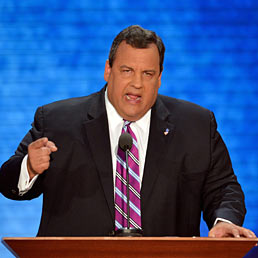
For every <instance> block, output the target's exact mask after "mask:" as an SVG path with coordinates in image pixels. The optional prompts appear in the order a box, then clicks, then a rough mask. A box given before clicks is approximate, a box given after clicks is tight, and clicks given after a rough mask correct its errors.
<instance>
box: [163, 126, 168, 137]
mask: <svg viewBox="0 0 258 258" xmlns="http://www.w3.org/2000/svg"><path fill="white" fill-rule="evenodd" d="M168 133H169V129H168V128H167V129H166V131H165V132H164V135H165V136H166V135H168Z"/></svg>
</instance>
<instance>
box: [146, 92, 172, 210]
mask: <svg viewBox="0 0 258 258" xmlns="http://www.w3.org/2000/svg"><path fill="white" fill-rule="evenodd" d="M174 131H175V125H174V124H173V122H172V119H171V116H170V113H169V111H168V110H167V108H166V107H165V106H164V104H163V102H162V101H161V100H160V98H159V97H158V98H157V101H156V103H155V105H154V107H153V108H152V113H151V123H150V133H149V140H148V148H147V153H146V159H145V166H144V174H143V181H142V188H141V202H142V206H143V207H142V208H144V206H145V205H146V203H147V201H148V198H149V196H150V193H151V191H152V188H153V185H154V183H155V180H156V178H157V176H158V174H159V173H160V165H161V164H162V163H161V158H162V156H163V155H164V153H165V152H166V150H167V148H168V144H169V143H170V142H171V140H172V138H173V135H174Z"/></svg>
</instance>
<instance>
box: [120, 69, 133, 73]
mask: <svg viewBox="0 0 258 258" xmlns="http://www.w3.org/2000/svg"><path fill="white" fill-rule="evenodd" d="M122 72H123V73H130V72H131V70H130V69H123V70H122Z"/></svg>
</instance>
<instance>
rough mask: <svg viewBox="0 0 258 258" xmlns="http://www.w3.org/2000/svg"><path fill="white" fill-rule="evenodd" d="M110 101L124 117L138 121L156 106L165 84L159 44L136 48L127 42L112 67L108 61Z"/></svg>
mask: <svg viewBox="0 0 258 258" xmlns="http://www.w3.org/2000/svg"><path fill="white" fill-rule="evenodd" d="M104 79H105V81H107V83H108V86H107V93H108V99H109V101H110V102H111V103H112V105H113V106H114V107H115V109H116V111H117V112H118V113H119V115H120V116H121V117H123V118H124V119H126V120H129V121H137V120H139V119H140V118H141V117H143V116H144V115H145V113H146V112H147V111H148V110H149V109H150V108H151V107H152V106H153V104H154V102H155V100H156V98H157V94H158V89H159V87H160V85H161V73H160V67H159V52H158V48H157V46H156V45H155V44H150V45H149V46H148V48H133V47H131V46H130V45H129V44H126V42H125V41H123V42H122V43H121V44H120V45H119V47H118V49H117V52H116V56H115V60H114V62H113V66H112V68H111V67H110V65H109V62H108V61H107V62H106V66H105V73H104Z"/></svg>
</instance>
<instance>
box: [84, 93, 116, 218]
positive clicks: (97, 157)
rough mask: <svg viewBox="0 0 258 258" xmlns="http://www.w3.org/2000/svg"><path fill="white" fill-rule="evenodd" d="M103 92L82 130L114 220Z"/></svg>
mask: <svg viewBox="0 0 258 258" xmlns="http://www.w3.org/2000/svg"><path fill="white" fill-rule="evenodd" d="M104 91H105V89H103V90H102V91H101V92H100V93H99V96H97V97H95V98H94V99H93V100H92V104H91V108H90V110H89V112H88V114H87V121H85V122H84V128H85V131H86V135H87V140H88V141H89V145H90V148H91V150H92V154H93V158H94V161H95V164H96V166H97V170H98V172H99V177H100V181H101V184H102V187H103V191H104V194H105V197H106V200H107V204H108V207H109V210H110V214H111V217H112V219H113V220H114V186H113V168H112V158H111V151H110V150H111V148H110V139H109V129H108V120H107V113H106V108H105V100H104Z"/></svg>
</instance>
